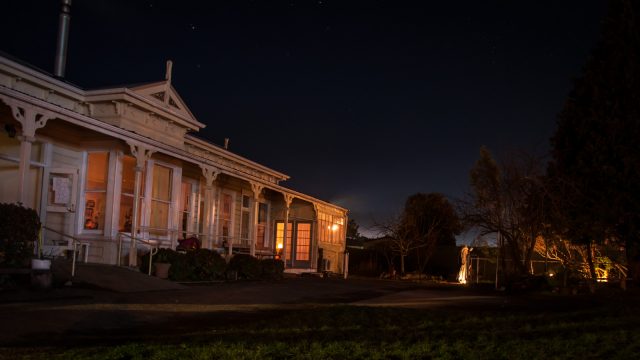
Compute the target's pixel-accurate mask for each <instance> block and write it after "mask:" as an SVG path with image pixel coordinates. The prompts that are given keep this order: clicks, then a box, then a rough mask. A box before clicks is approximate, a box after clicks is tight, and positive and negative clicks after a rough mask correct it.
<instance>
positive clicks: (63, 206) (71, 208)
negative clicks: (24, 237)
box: [42, 168, 78, 256]
mask: <svg viewBox="0 0 640 360" xmlns="http://www.w3.org/2000/svg"><path fill="white" fill-rule="evenodd" d="M45 176H46V181H45V182H44V183H43V185H44V186H43V194H46V196H47V198H46V200H45V201H46V215H45V218H44V219H43V220H44V221H43V225H44V227H46V228H48V229H50V230H46V229H43V231H42V236H43V243H44V246H43V252H44V255H53V256H58V255H61V254H62V250H65V249H69V248H70V246H71V239H69V238H68V237H65V236H62V235H61V234H65V235H68V236H73V235H74V234H75V231H74V223H75V215H76V197H77V193H76V189H77V179H78V169H73V168H52V169H50V170H49V171H48V172H47V173H45Z"/></svg>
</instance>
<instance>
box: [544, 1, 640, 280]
mask: <svg viewBox="0 0 640 360" xmlns="http://www.w3.org/2000/svg"><path fill="white" fill-rule="evenodd" d="M639 9H640V5H639V4H637V3H635V4H634V3H633V2H632V1H630V0H612V1H610V3H609V14H608V16H607V18H606V19H605V21H604V23H603V25H602V37H601V40H600V42H599V43H598V45H597V48H596V49H595V50H594V51H593V54H592V56H591V57H590V58H589V59H588V60H587V63H586V65H585V67H584V69H583V74H582V76H581V77H580V78H579V79H577V80H576V81H575V84H574V88H573V91H572V92H571V94H570V95H569V97H568V99H567V100H566V103H565V105H564V108H563V109H562V111H561V113H560V114H559V117H558V128H557V131H556V134H555V135H554V136H553V138H552V139H551V144H552V155H553V161H552V162H551V163H550V166H549V175H550V176H551V178H552V179H553V180H554V181H555V183H556V189H560V192H561V194H560V196H557V197H556V198H560V199H562V201H561V202H560V203H559V205H560V206H561V208H562V211H561V213H562V214H563V216H562V217H561V218H560V219H558V221H557V222H556V228H557V229H558V230H559V231H561V232H562V233H563V234H564V236H565V237H566V238H568V239H569V240H571V241H573V242H574V243H581V244H584V245H585V246H586V247H588V248H590V246H591V244H593V243H603V242H606V241H616V242H619V243H620V244H621V245H624V246H625V249H626V251H627V260H628V264H629V265H630V267H631V269H632V270H633V269H634V268H635V272H636V274H635V275H636V276H638V275H639V274H638V273H637V263H638V260H639V259H638V255H639V254H640V253H639V251H638V248H639V244H640V225H639V224H640V144H639V143H638V141H639V140H640V28H639V27H638V21H639V16H640V12H639ZM589 255H591V251H589ZM590 260H592V259H590ZM592 269H593V267H592ZM592 277H594V278H595V272H593V270H592Z"/></svg>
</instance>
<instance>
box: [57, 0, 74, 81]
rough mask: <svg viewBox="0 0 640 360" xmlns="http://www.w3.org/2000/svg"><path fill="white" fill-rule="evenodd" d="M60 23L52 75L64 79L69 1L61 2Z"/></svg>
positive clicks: (69, 12)
mask: <svg viewBox="0 0 640 360" xmlns="http://www.w3.org/2000/svg"><path fill="white" fill-rule="evenodd" d="M61 3H62V10H61V11H60V22H59V23H58V41H57V43H56V62H55V66H54V68H53V75H55V76H57V77H64V72H65V67H66V66H67V45H68V44H69V22H70V21H71V0H61Z"/></svg>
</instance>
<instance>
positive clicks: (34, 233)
mask: <svg viewBox="0 0 640 360" xmlns="http://www.w3.org/2000/svg"><path fill="white" fill-rule="evenodd" d="M39 234H40V218H39V216H38V213H37V212H36V211H35V210H33V209H29V208H26V207H24V206H22V204H9V203H0V266H2V267H14V268H15V267H27V266H29V260H30V259H31V258H33V255H34V253H33V246H34V244H35V243H36V241H37V240H38V239H39ZM39 245H40V246H38V255H39V256H38V257H39V258H41V257H42V251H41V250H42V246H41V244H39ZM49 265H51V262H50V261H49Z"/></svg>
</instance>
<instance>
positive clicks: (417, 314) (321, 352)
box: [0, 299, 640, 359]
mask: <svg viewBox="0 0 640 360" xmlns="http://www.w3.org/2000/svg"><path fill="white" fill-rule="evenodd" d="M531 301H535V299H532V300H531ZM639 310H640V306H638V305H637V304H636V303H635V302H633V301H612V303H610V304H608V305H590V306H577V307H575V308H572V307H571V306H569V310H559V309H555V310H552V311H549V310H547V311H542V310H540V309H539V308H527V307H526V306H525V307H524V308H517V309H510V310H501V309H493V310H484V311H470V310H464V309H463V310H460V309H458V310H456V309H448V310H444V309H429V310H419V309H396V308H365V307H354V306H323V307H317V308H311V309H306V310H295V311H290V312H284V311H280V312H274V311H265V312H262V313H256V314H255V315H256V316H255V318H256V319H257V320H256V321H254V322H251V323H246V321H242V322H237V323H234V322H231V324H230V325H229V324H227V325H224V324H217V325H216V324H212V325H211V327H210V328H208V329H206V330H198V331H197V332H195V333H194V334H192V335H190V337H189V340H186V339H184V338H183V339H175V338H173V339H175V341H173V342H172V341H167V339H163V340H162V341H157V342H144V343H130V344H126V345H116V346H89V347H83V348H74V349H60V348H48V349H0V351H2V353H3V354H4V356H5V357H9V358H20V357H22V358H33V359H40V358H42V359H44V358H46V359H55V358H59V359H73V358H78V359H553V358H561V359H564V358H572V359H616V358H617V359H637V358H639V356H640V313H639V312H640V311H639Z"/></svg>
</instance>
